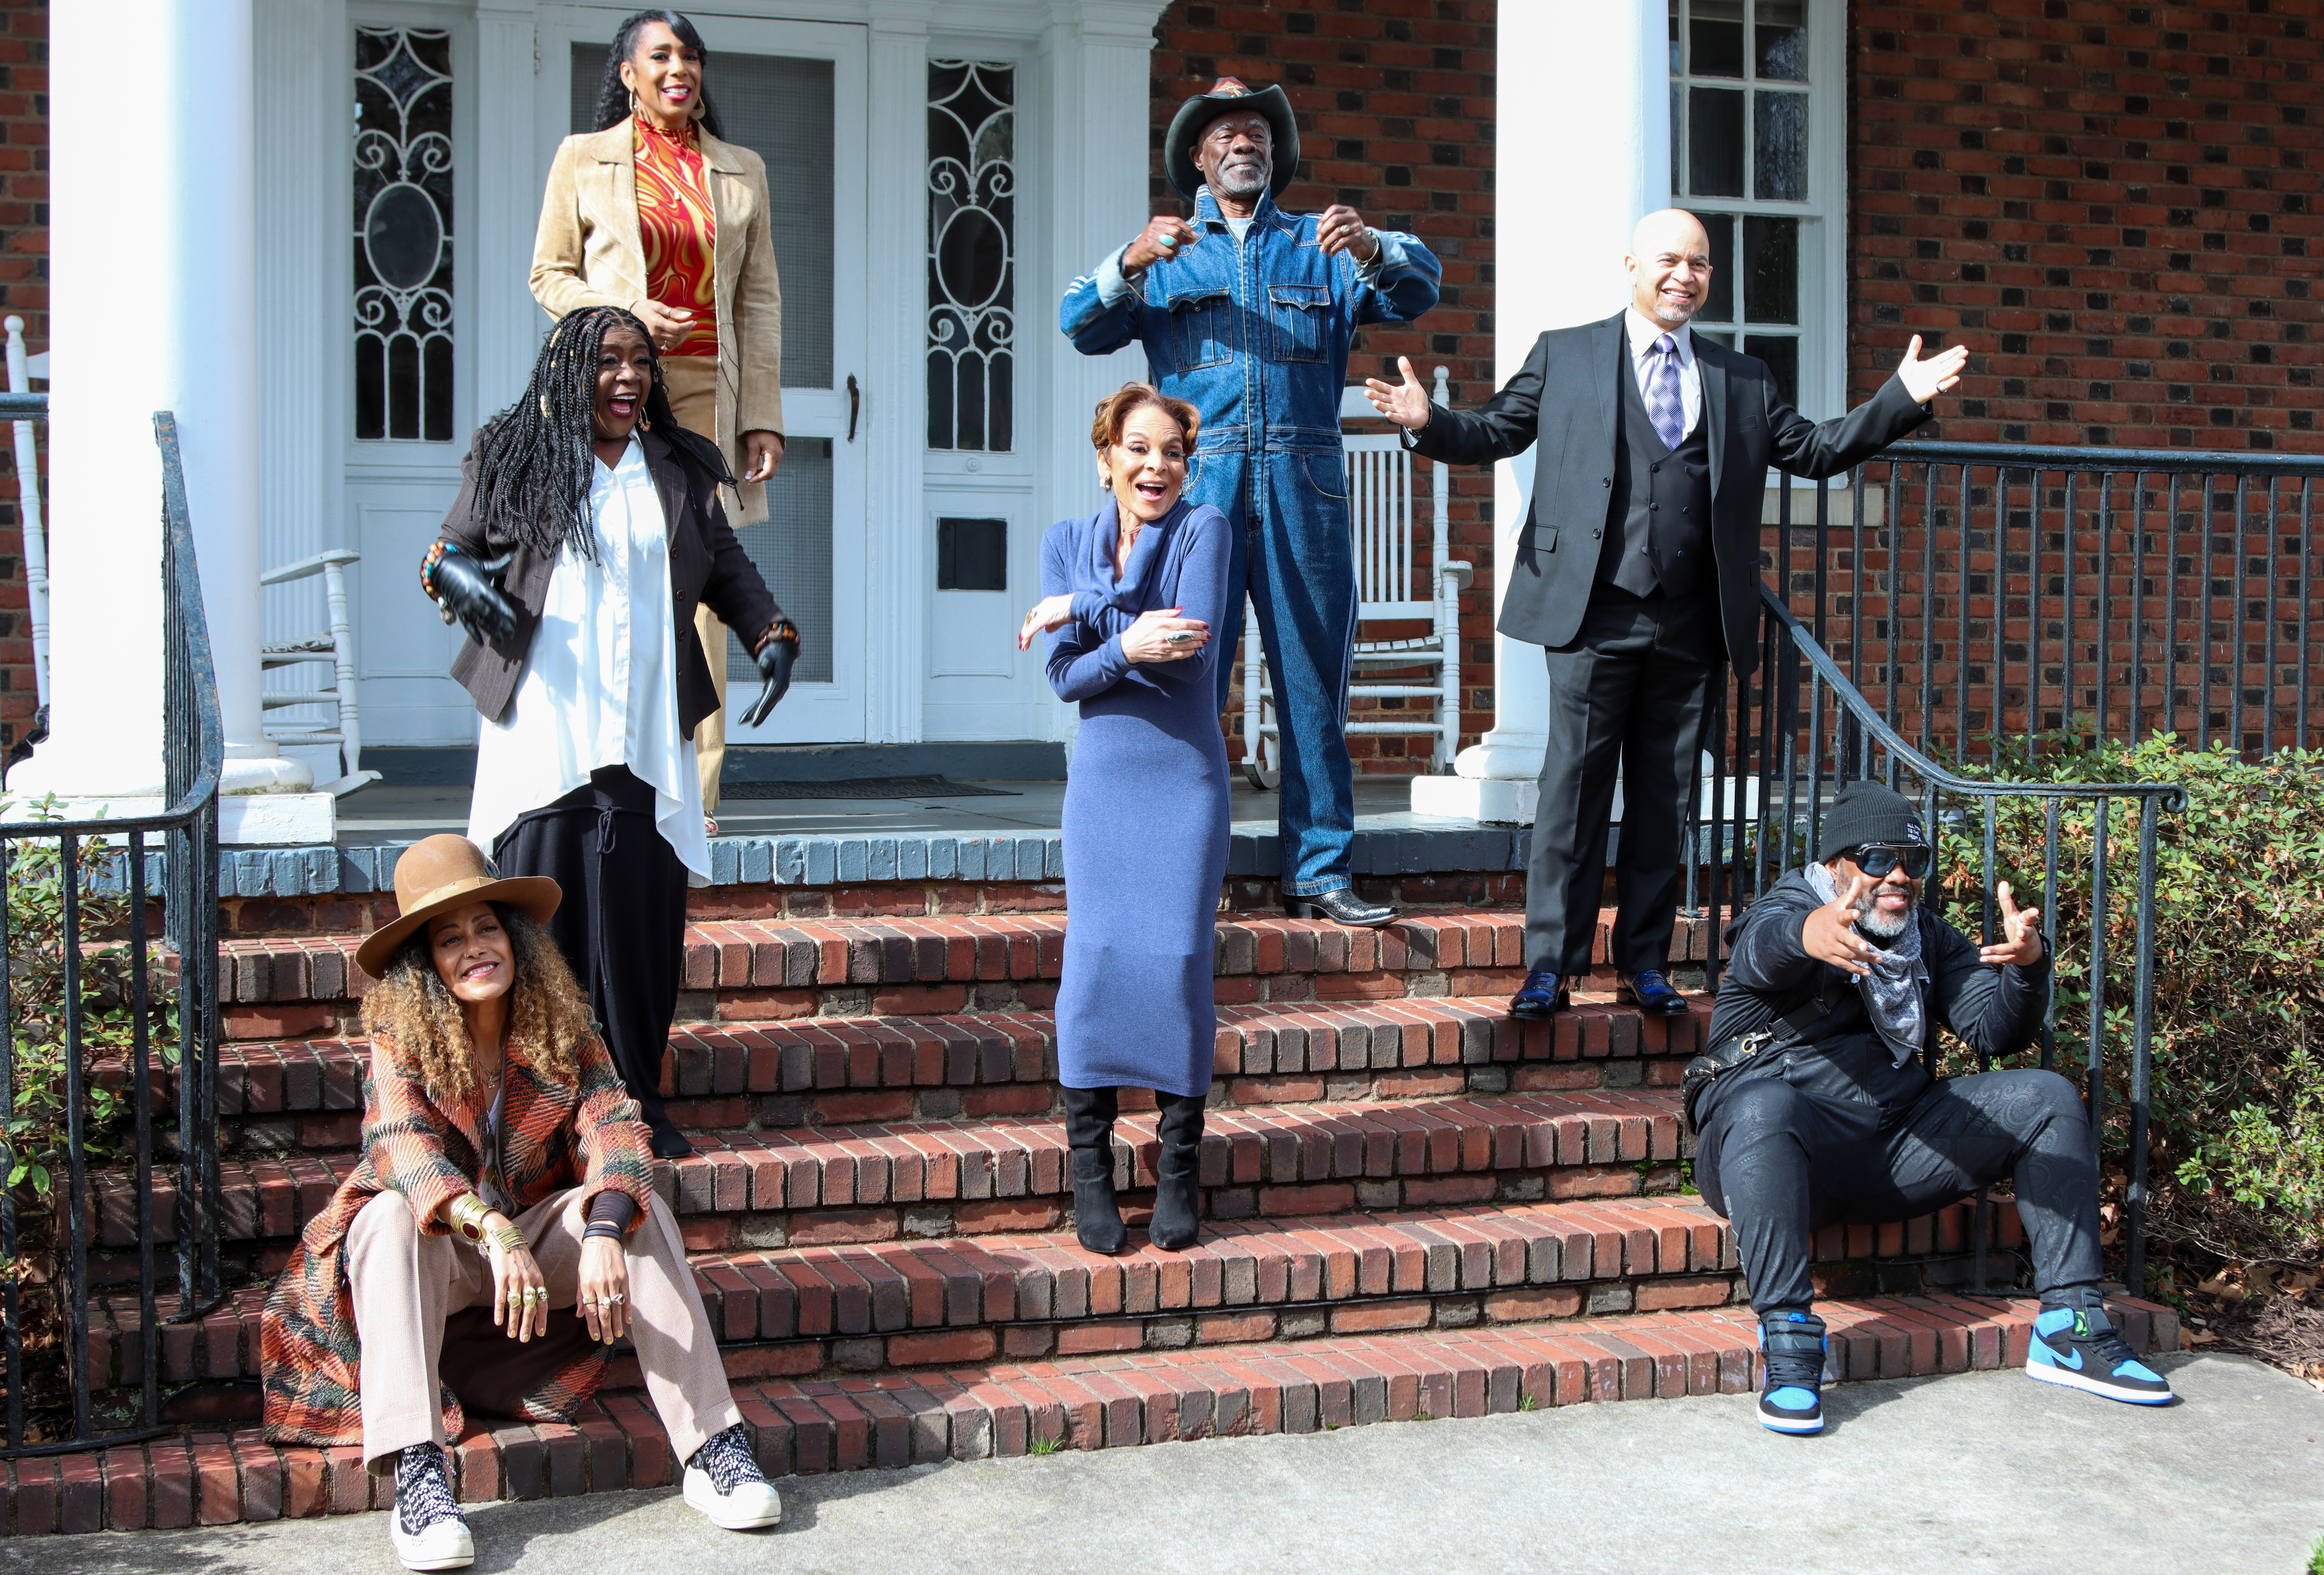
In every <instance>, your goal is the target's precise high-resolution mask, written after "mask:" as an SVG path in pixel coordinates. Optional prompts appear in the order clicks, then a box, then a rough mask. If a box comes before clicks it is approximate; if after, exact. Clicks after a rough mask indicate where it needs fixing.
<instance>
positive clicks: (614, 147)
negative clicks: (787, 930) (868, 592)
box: [532, 10, 783, 815]
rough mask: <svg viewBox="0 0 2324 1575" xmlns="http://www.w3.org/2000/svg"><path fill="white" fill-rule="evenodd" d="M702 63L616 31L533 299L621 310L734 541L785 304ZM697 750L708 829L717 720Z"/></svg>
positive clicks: (751, 485)
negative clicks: (716, 467) (590, 127)
mask: <svg viewBox="0 0 2324 1575" xmlns="http://www.w3.org/2000/svg"><path fill="white" fill-rule="evenodd" d="M708 59H709V51H707V50H705V49H704V48H703V45H702V35H701V33H699V32H696V30H695V26H694V23H691V22H688V21H687V19H686V18H685V16H683V15H682V14H679V13H678V12H675V11H662V10H653V11H641V12H639V13H637V14H635V15H633V16H631V17H629V18H627V19H626V20H625V21H623V22H622V25H621V26H620V27H618V28H616V29H615V30H614V32H613V47H612V48H611V49H610V50H608V51H606V54H605V74H604V79H603V80H602V81H601V82H600V83H599V85H598V88H597V112H596V115H595V116H594V117H593V118H594V124H595V126H596V128H597V129H596V130H595V131H594V132H586V133H583V134H579V135H576V136H569V137H567V138H566V139H565V144H564V145H563V146H562V147H560V148H558V150H557V158H556V161H555V162H553V163H552V164H550V166H549V189H548V191H547V193H546V195H544V196H543V198H542V199H541V204H540V227H539V231H538V233H537V234H536V236H535V237H534V241H533V249H532V295H533V299H534V300H536V301H539V302H540V305H541V310H544V311H546V312H548V313H549V316H551V317H558V318H561V317H563V316H564V315H565V314H566V313H567V312H569V311H572V310H575V309H576V308H579V307H584V306H619V307H625V308H627V309H628V310H630V311H632V312H633V313H635V314H636V316H637V318H638V320H640V321H641V322H643V323H644V324H645V325H646V329H647V331H648V332H649V333H650V334H651V335H652V336H653V341H654V347H655V348H657V349H658V350H659V351H660V352H661V355H662V377H663V381H664V383H665V384H667V385H668V387H669V405H670V410H671V412H672V413H673V414H675V415H676V416H677V417H678V422H679V424H680V425H682V426H684V427H686V428H687V430H689V431H696V432H700V433H701V434H702V435H703V436H704V437H705V438H708V439H710V440H712V441H713V442H715V443H716V444H717V445H718V447H719V449H720V451H721V452H723V453H724V455H725V456H726V462H727V464H728V465H729V466H731V467H732V468H733V470H734V471H735V473H736V474H737V475H739V476H740V477H742V481H741V483H740V485H739V487H738V488H737V490H736V492H735V493H734V494H733V496H730V497H729V498H728V500H727V517H728V520H729V522H730V523H733V525H734V526H735V527H736V528H738V529H739V528H741V527H742V526H745V525H754V524H757V523H759V522H760V521H761V520H763V519H765V518H766V517H767V502H766V486H765V483H766V482H767V481H768V479H769V478H770V477H772V476H773V475H774V473H775V467H776V466H777V465H779V464H780V463H781V461H782V457H783V387H782V384H783V377H782V366H783V295H782V288H781V284H780V282H779V279H778V276H777V273H776V268H775V250H774V242H773V240H772V238H771V236H770V233H769V230H768V227H767V214H768V210H769V208H770V203H769V201H768V199H767V169H766V165H765V163H764V162H762V161H761V159H760V157H759V155H758V154H756V153H752V151H751V150H750V149H748V148H745V147H741V146H738V145H737V144H733V143H729V142H726V141H724V136H725V132H724V128H723V127H722V126H721V125H719V122H718V111H717V110H716V109H715V108H713V107H711V103H710V93H709V89H708V88H707V87H705V84H704V82H703V68H704V66H705V62H706V61H707V60H708ZM694 616H695V620H696V624H695V626H696V631H697V633H698V634H699V635H700V637H701V640H702V649H703V652H704V653H705V654H706V655H707V656H708V657H709V659H710V671H711V673H712V675H713V676H714V677H715V678H716V679H718V680H719V681H720V684H721V687H722V689H723V687H724V680H725V677H726V631H725V629H724V627H723V626H722V625H720V624H719V622H718V619H717V615H716V614H715V612H714V611H713V610H712V609H711V608H709V607H698V608H696V611H695V615H694ZM695 743H696V753H697V755H698V757H699V764H700V770H701V774H702V802H703V808H704V812H705V814H713V815H715V813H717V810H718V773H719V769H720V766H721V764H722V763H723V762H724V758H725V754H726V731H725V721H724V713H721V712H713V713H712V714H711V715H710V716H708V717H707V718H704V720H703V725H702V727H701V728H700V729H699V731H698V734H697V736H696V740H695Z"/></svg>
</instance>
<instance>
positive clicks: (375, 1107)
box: [262, 1035, 653, 1444]
mask: <svg viewBox="0 0 2324 1575" xmlns="http://www.w3.org/2000/svg"><path fill="white" fill-rule="evenodd" d="M574 1053H575V1059H576V1061H577V1062H578V1070H579V1074H580V1076H579V1080H578V1081H577V1083H571V1084H568V1083H562V1082H559V1081H558V1080H556V1079H553V1078H551V1077H550V1076H549V1074H548V1073H546V1072H543V1071H536V1070H534V1068H533V1066H532V1064H531V1063H530V1061H529V1059H528V1058H527V1056H526V1054H525V1052H524V1048H523V1047H522V1046H520V1045H516V1044H513V1043H512V1044H511V1045H510V1047H509V1052H508V1079H509V1080H508V1095H507V1099H506V1102H505V1104H504V1106H503V1112H502V1116H503V1132H504V1134H505V1136H504V1144H505V1147H504V1153H503V1159H504V1162H505V1163H504V1176H505V1180H506V1182H507V1187H508V1191H509V1195H510V1196H511V1197H512V1199H513V1200H515V1202H516V1205H517V1207H518V1208H519V1209H529V1208H530V1207H531V1206H532V1205H533V1204H535V1203H538V1202H539V1201H540V1200H542V1199H544V1198H548V1197H549V1196H551V1195H553V1194H555V1193H557V1192H561V1191H567V1190H568V1189H570V1188H574V1187H581V1188H584V1189H586V1191H588V1192H590V1193H591V1194H593V1195H594V1194H595V1193H598V1192H602V1191H608V1190H610V1191H617V1192H626V1193H628V1194H629V1195H630V1196H631V1197H632V1198H633V1199H635V1200H637V1204H638V1214H637V1218H639V1219H643V1218H645V1211H646V1209H647V1208H648V1207H649V1206H650V1203H651V1201H652V1197H653V1158H652V1153H651V1150H650V1149H649V1148H648V1146H647V1137H646V1128H645V1125H644V1123H643V1122H641V1120H639V1118H638V1107H637V1105H636V1104H635V1102H633V1101H632V1099H631V1098H630V1097H629V1095H628V1094H627V1093H625V1092H624V1091H623V1090H622V1080H621V1078H620V1077H619V1076H618V1075H617V1074H616V1073H615V1072H614V1070H613V1061H612V1059H611V1058H610V1057H609V1056H608V1055H607V1054H606V1053H605V1046H604V1042H602V1041H600V1040H598V1039H597V1038H596V1037H595V1036H594V1035H593V1036H591V1037H590V1038H588V1039H586V1040H584V1041H583V1042H581V1043H580V1044H579V1045H578V1046H576V1049H575V1052H574ZM485 1107H486V1100H485V1098H484V1094H483V1093H482V1092H481V1091H479V1092H477V1093H476V1094H475V1095H474V1096H472V1097H471V1098H468V1099H466V1100H465V1101H454V1100H447V1099H441V1098H438V1097H437V1096H436V1095H435V1094H433V1093H431V1092H429V1089H428V1086H427V1083H426V1082H425V1080H424V1079H423V1078H422V1076H421V1073H420V1062H419V1060H418V1058H417V1057H414V1056H410V1055H407V1054H405V1053H404V1052H402V1051H401V1050H400V1049H399V1048H398V1047H397V1045H396V1043H395V1042H394V1041H393V1040H392V1039H389V1038H386V1037H385V1036H381V1037H378V1038H375V1039H374V1040H373V1042H372V1061H371V1069H370V1075H369V1076H368V1077H367V1078H366V1079H364V1126H363V1149H364V1157H363V1163H361V1164H360V1165H358V1166H357V1167H356V1168H355V1174H353V1175H351V1176H349V1177H348V1178H347V1179H346V1181H343V1182H342V1183H340V1186H339V1190H338V1192H337V1195H335V1196H334V1197H333V1198H332V1199H331V1203H330V1207H329V1208H327V1209H324V1210H323V1212H322V1213H320V1214H318V1215H317V1216H316V1217H315V1218H313V1219H311V1220H309V1222H308V1224H307V1228H306V1229H305V1230H304V1231H303V1232H301V1233H300V1237H299V1246H298V1248H297V1250H295V1251H294V1252H292V1253H291V1262H290V1263H289V1264H288V1265H286V1266H285V1267H284V1268H283V1271H282V1276H281V1279H279V1280H277V1281H276V1282H275V1283H274V1290H273V1292H272V1294H271V1295H270V1296H268V1297H267V1299H266V1313H265V1318H264V1320H263V1326H262V1327H263V1344H262V1349H263V1357H262V1368H263V1372H264V1375H265V1385H266V1431H267V1435H268V1436H269V1437H270V1438H272V1439H274V1440H276V1441H280V1442H285V1443H306V1444H356V1443H361V1442H362V1441H363V1415H362V1406H361V1403H360V1400H359V1398H358V1396H359V1394H360V1390H359V1388H358V1385H357V1379H356V1372H357V1366H358V1362H359V1360H360V1357H361V1355H362V1345H361V1342H360V1341H359V1340H358V1339H356V1337H355V1306H354V1302H353V1299H352V1298H351V1296H350V1295H349V1292H348V1288H347V1277H346V1263H345V1259H344V1256H343V1255H342V1250H341V1249H342V1248H343V1246H345V1244H346V1235H347V1229H348V1228H349V1227H350V1226H352V1225H353V1224H354V1223H355V1216H356V1215H357V1214H359V1213H361V1212H362V1211H363V1208H364V1205H365V1204H366V1203H369V1202H370V1201H371V1200H372V1199H373V1198H374V1197H376V1196H377V1195H378V1194H380V1193H382V1192H388V1191H393V1192H401V1193H402V1194H403V1197H404V1199H405V1200H406V1201H408V1202H409V1203H410V1205H411V1212H412V1214H413V1216H414V1217H415V1218H417V1219H418V1220H419V1221H420V1229H421V1231H423V1232H424V1233H426V1234H428V1235H429V1236H442V1235H444V1234H445V1233H446V1232H447V1230H448V1227H447V1226H446V1225H444V1224H443V1223H442V1222H441V1221H440V1220H438V1218H436V1211H437V1209H438V1208H440V1207H441V1206H442V1205H443V1204H444V1203H445V1202H446V1201H447V1200H450V1199H453V1198H457V1197H458V1196H459V1195H460V1194H461V1193H463V1192H467V1191H475V1186H476V1178H477V1175H478V1173H479V1170H480V1166H479V1163H478V1156H479V1153H480V1149H481V1145H482V1141H483V1140H482V1133H483V1131H484V1114H485ZM633 1228H634V1227H633ZM464 1250H465V1249H464ZM605 1361H606V1358H605V1356H604V1352H603V1350H602V1348H597V1347H595V1346H593V1347H591V1348H589V1350H588V1352H587V1354H586V1355H585V1356H583V1357H579V1358H578V1359H576V1360H575V1361H573V1362H571V1363H569V1364H568V1365H567V1366H566V1367H564V1368H563V1369H561V1370H560V1371H558V1372H557V1373H556V1374H555V1375H553V1376H550V1377H549V1378H548V1379H547V1380H545V1381H544V1382H543V1383H542V1384H540V1385H539V1386H538V1387H536V1388H535V1389H534V1390H533V1391H532V1392H531V1393H530V1394H528V1395H527V1396H526V1397H525V1400H524V1402H523V1404H522V1406H521V1414H522V1416H523V1417H524V1419H525V1420H527V1421H531V1422H567V1421H570V1420H571V1419H572V1415H573V1413H574V1411H575V1410H576V1408H578V1407H579V1405H580V1404H581V1403H582V1402H583V1401H585V1400H586V1399H588V1398H589V1396H590V1394H593V1393H594V1392H595V1390H596V1387H597V1385H598V1384H599V1382H600V1381H602V1380H603V1378H604V1372H605ZM443 1403H444V1427H445V1431H446V1432H447V1435H449V1436H451V1437H455V1438H457V1437H458V1436H459V1432H460V1429H461V1427H462V1425H463V1423H464V1419H463V1417H462V1415H461V1413H460V1404H459V1402H458V1401H457V1400H456V1399H454V1398H453V1397H452V1394H451V1393H450V1391H449V1389H448V1388H447V1389H446V1390H445V1391H444V1392H443Z"/></svg>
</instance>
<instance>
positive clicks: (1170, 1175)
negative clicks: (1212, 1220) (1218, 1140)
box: [1146, 1094, 1203, 1252]
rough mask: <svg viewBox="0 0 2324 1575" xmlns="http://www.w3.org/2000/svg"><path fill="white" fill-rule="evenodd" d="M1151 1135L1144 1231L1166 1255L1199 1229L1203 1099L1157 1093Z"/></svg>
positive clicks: (1189, 1240)
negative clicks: (1149, 1207)
mask: <svg viewBox="0 0 2324 1575" xmlns="http://www.w3.org/2000/svg"><path fill="white" fill-rule="evenodd" d="M1157 1097H1158V1098H1160V1100H1161V1102H1162V1119H1161V1120H1160V1121H1158V1122H1157V1123H1156V1124H1155V1135H1156V1136H1157V1137H1158V1138H1160V1139H1161V1140H1162V1153H1161V1154H1160V1156H1159V1157H1158V1158H1157V1159H1156V1161H1155V1162H1154V1175H1155V1184H1154V1218H1153V1221H1152V1223H1151V1224H1149V1225H1148V1227H1147V1228H1146V1234H1147V1236H1148V1238H1149V1239H1150V1240H1152V1242H1153V1243H1154V1245H1155V1246H1158V1247H1162V1248H1165V1249H1167V1250H1168V1251H1171V1252H1176V1251H1177V1250H1178V1249H1179V1248H1180V1247H1185V1246H1194V1238H1195V1237H1197V1236H1199V1235H1201V1234H1202V1229H1203V1192H1202V1186H1203V1175H1202V1172H1203V1096H1202V1095H1200V1094H1185V1095H1179V1094H1162V1095H1159V1096H1157Z"/></svg>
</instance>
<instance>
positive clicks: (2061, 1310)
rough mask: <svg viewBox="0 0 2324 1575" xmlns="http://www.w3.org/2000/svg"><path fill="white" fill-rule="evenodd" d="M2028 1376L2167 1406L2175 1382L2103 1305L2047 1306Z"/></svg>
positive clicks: (2036, 1329) (2028, 1352)
mask: <svg viewBox="0 0 2324 1575" xmlns="http://www.w3.org/2000/svg"><path fill="white" fill-rule="evenodd" d="M2025 1376H2027V1377H2029V1378H2039V1379H2040V1380H2041V1381H2042V1382H2043V1383H2044V1384H2063V1385H2066V1386H2067V1387H2068V1388H2070V1389H2087V1390H2089V1392H2090V1393H2091V1394H2103V1395H2105V1396H2107V1398H2108V1399H2110V1400H2126V1401H2128V1402H2129V1403H2130V1404H2133V1405H2161V1404H2165V1403H2166V1402H2168V1401H2169V1400H2170V1398H2171V1385H2170V1383H2169V1382H2168V1381H2167V1380H2166V1379H2164V1377H2163V1375H2162V1374H2160V1373H2157V1372H2156V1371H2155V1370H2154V1369H2153V1368H2152V1367H2148V1366H2147V1365H2146V1364H2145V1363H2144V1362H2142V1361H2140V1360H2139V1359H2138V1353H2137V1352H2135V1351H2134V1350H2132V1349H2131V1348H2130V1344H2129V1342H2128V1341H2127V1340H2125V1339H2123V1338H2122V1336H2121V1334H2120V1333H2119V1332H2117V1331H2116V1329H2115V1326H2114V1324H2113V1321H2112V1320H2109V1319H2108V1318H2107V1315H2106V1313H2105V1312H2104V1311H2098V1310H2097V1309H2089V1310H2085V1309H2082V1308H2079V1307H2045V1308H2043V1310H2042V1311H2041V1314H2040V1315H2039V1316H2038V1317H2036V1318H2035V1319H2034V1320H2033V1340H2032V1341H2031V1343H2029V1344H2028V1345H2027V1347H2026V1349H2025Z"/></svg>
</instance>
